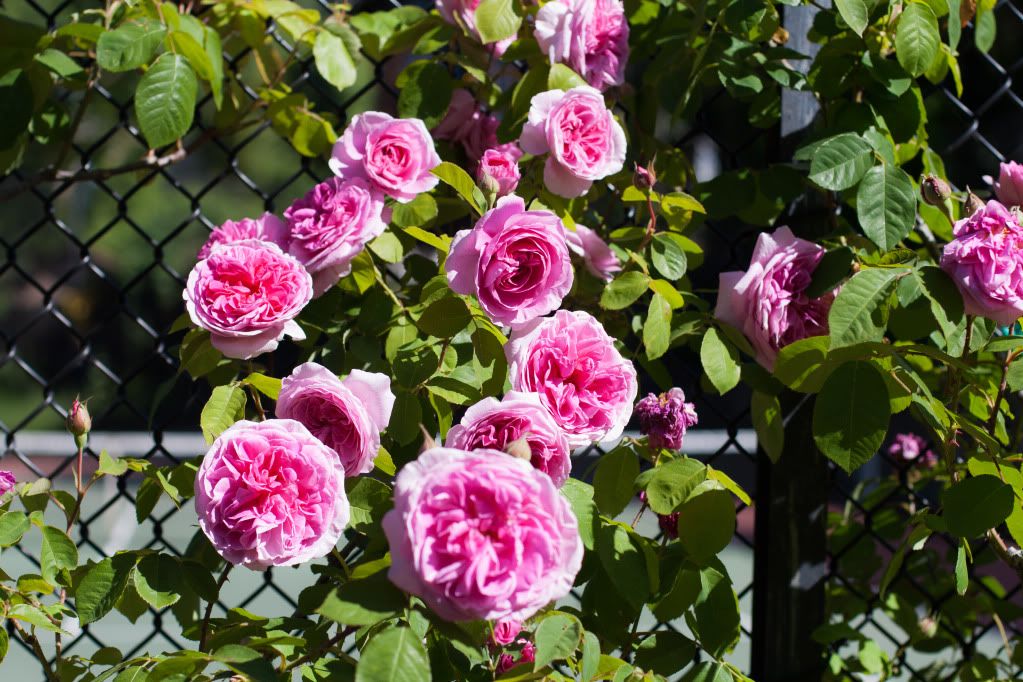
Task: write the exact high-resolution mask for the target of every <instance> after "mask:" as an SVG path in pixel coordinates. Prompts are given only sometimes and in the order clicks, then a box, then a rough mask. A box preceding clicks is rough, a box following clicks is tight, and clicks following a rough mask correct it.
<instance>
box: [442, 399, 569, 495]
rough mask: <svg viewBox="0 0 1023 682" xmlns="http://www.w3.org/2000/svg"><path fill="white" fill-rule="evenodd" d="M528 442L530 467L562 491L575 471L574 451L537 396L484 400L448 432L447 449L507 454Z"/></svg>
mask: <svg viewBox="0 0 1023 682" xmlns="http://www.w3.org/2000/svg"><path fill="white" fill-rule="evenodd" d="M520 438H523V439H525V441H526V443H527V444H528V445H529V451H530V453H531V457H530V463H531V464H532V465H533V466H534V467H535V468H536V469H538V470H540V471H542V472H544V473H545V474H547V475H548V476H550V478H551V480H552V481H554V485H556V486H557V487H559V488H560V487H561V486H563V485H564V484H565V481H566V480H568V475H569V474H570V473H571V471H572V461H571V459H570V457H571V454H572V450H571V448H570V447H569V445H568V439H567V438H566V437H565V434H564V432H563V431H562V430H561V427H560V426H558V424H557V423H556V422H555V421H554V418H553V417H551V415H550V413H549V412H548V411H547V408H545V407H544V406H543V404H542V403H541V402H540V399H539V398H538V397H537V395H536V394H534V393H518V392H517V391H509V392H508V393H506V394H505V395H504V397H503V398H502V399H501V400H498V399H497V398H484V399H483V400H481V401H480V402H478V403H476V404H475V405H473V406H472V407H470V408H469V409H468V410H466V411H465V415H464V416H463V417H462V421H461V422H460V423H459V424H456V425H455V426H452V427H451V429H450V430H449V431H448V435H447V438H445V440H444V445H445V446H447V447H449V448H458V449H459V450H478V449H490V450H504V449H505V448H507V447H508V444H509V443H511V442H513V441H516V440H518V439H520Z"/></svg>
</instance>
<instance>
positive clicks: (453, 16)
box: [437, 0, 515, 57]
mask: <svg viewBox="0 0 1023 682" xmlns="http://www.w3.org/2000/svg"><path fill="white" fill-rule="evenodd" d="M480 2H481V0H437V11H438V12H440V15H441V17H443V19H444V21H446V22H448V23H449V24H453V25H454V26H458V27H459V28H461V29H462V30H463V31H465V32H466V33H468V34H469V35H471V36H473V37H474V38H476V40H480V34H479V31H477V30H476V8H477V7H479V5H480ZM514 41H515V38H514V37H512V38H505V39H504V40H499V41H498V42H496V43H489V44H487V46H488V48H489V49H490V50H491V51H492V52H493V54H494V56H495V57H500V56H501V55H503V54H504V51H505V50H507V49H508V46H509V45H511V44H512V43H513V42H514ZM480 42H482V41H480Z"/></svg>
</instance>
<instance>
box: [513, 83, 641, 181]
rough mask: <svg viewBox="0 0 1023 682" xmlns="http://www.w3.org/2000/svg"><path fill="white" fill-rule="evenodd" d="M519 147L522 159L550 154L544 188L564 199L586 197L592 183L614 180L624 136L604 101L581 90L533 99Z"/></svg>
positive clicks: (597, 94)
mask: <svg viewBox="0 0 1023 682" xmlns="http://www.w3.org/2000/svg"><path fill="white" fill-rule="evenodd" d="M519 146H520V147H521V148H522V151H524V152H526V153H527V154H534V155H540V154H545V153H548V152H549V153H550V155H549V156H548V157H547V162H546V164H544V168H543V181H544V184H545V185H546V186H547V189H549V190H550V191H551V192H553V193H555V194H557V195H558V196H562V197H566V198H569V199H571V198H573V197H579V196H582V195H583V194H586V192H587V191H588V190H589V189H590V186H591V185H592V184H593V182H594V180H600V179H601V178H606V177H607V176H609V175H614V174H615V173H617V172H618V171H620V170H621V169H622V165H623V164H624V163H625V131H624V130H622V126H621V125H619V123H618V121H616V120H615V118H614V116H613V115H612V114H611V111H610V110H609V109H608V108H607V107H606V106H605V105H604V96H603V95H601V94H600V92H599V91H597V90H594V89H593V88H591V87H589V86H586V85H580V86H578V87H575V88H572V89H571V90H569V91H568V92H565V91H564V90H548V91H547V92H541V93H540V94H538V95H535V96H534V97H533V100H532V102H531V103H530V106H529V118H528V120H527V121H526V124H525V126H523V128H522V136H521V137H520V138H519Z"/></svg>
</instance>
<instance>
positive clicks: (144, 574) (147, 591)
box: [135, 554, 182, 609]
mask: <svg viewBox="0 0 1023 682" xmlns="http://www.w3.org/2000/svg"><path fill="white" fill-rule="evenodd" d="M181 580H182V571H181V564H179V563H178V561H177V559H175V558H174V557H172V556H170V555H169V554H150V555H148V556H146V557H145V558H143V559H142V561H140V562H139V564H138V566H136V567H135V590H136V591H137V592H138V593H139V596H140V597H142V598H143V599H145V600H146V603H148V604H149V605H150V606H152V607H153V608H154V609H162V608H165V607H167V606H170V605H171V604H174V603H176V602H177V601H178V600H179V599H181V593H180V590H181Z"/></svg>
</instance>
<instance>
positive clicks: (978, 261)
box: [941, 201, 1023, 326]
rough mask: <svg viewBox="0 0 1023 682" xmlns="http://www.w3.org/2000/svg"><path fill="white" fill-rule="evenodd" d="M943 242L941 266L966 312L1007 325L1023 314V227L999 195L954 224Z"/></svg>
mask: <svg viewBox="0 0 1023 682" xmlns="http://www.w3.org/2000/svg"><path fill="white" fill-rule="evenodd" d="M953 231H954V233H955V234H956V239H955V240H954V241H952V242H950V243H948V244H946V245H945V249H944V251H943V252H942V254H941V269H942V270H944V271H945V272H947V273H948V274H949V276H951V277H952V279H953V280H954V281H955V283H956V286H957V287H959V292H960V293H961V294H962V295H963V304H964V307H965V309H966V313H967V314H968V315H980V316H983V317H987V318H990V319H992V320H994V321H995V322H997V323H998V324H1000V325H1003V326H1004V325H1011V324H1013V323H1015V322H1016V320H1017V318H1019V317H1020V315H1023V227H1021V226H1020V224H1019V222H1018V221H1017V219H1016V217H1015V216H1014V215H1013V214H1012V213H1010V212H1009V210H1008V209H1007V208H1005V206H1002V205H1001V204H1000V203H998V202H997V201H989V202H987V205H986V206H985V207H984V208H982V209H980V210H979V211H977V212H976V213H974V214H973V215H972V216H971V217H969V218H966V219H964V220H960V221H959V222H958V223H956V225H955V229H954V230H953Z"/></svg>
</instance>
